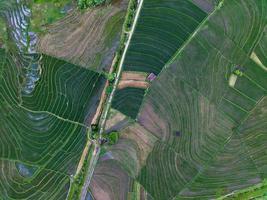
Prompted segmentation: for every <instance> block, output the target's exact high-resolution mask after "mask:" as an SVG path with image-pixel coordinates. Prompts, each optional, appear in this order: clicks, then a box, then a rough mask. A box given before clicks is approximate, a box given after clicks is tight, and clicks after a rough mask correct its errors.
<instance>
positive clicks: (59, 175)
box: [0, 50, 101, 200]
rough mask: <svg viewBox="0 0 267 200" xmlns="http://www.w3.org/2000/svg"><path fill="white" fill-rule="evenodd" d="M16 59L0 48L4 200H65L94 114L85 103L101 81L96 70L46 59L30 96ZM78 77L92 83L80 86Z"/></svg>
mask: <svg viewBox="0 0 267 200" xmlns="http://www.w3.org/2000/svg"><path fill="white" fill-rule="evenodd" d="M14 60H15V59H14V57H12V56H11V55H10V54H8V53H6V52H5V51H4V50H0V113H1V114H0V124H1V126H0V132H1V140H0V166H1V170H0V197H1V198H0V199H55V200H58V199H66V196H67V193H68V189H69V184H70V179H71V175H73V174H74V173H75V171H76V167H77V165H78V162H79V159H80V156H81V154H82V151H83V148H84V146H85V143H86V138H87V136H86V133H87V126H86V124H85V121H87V120H88V116H89V114H90V112H94V109H92V110H91V109H90V108H89V105H90V106H92V107H94V106H93V105H92V104H88V103H86V102H87V101H88V102H90V101H91V100H90V98H92V97H91V96H90V95H89V94H90V93H91V92H90V91H93V90H94V87H98V86H99V85H101V80H100V79H99V76H96V73H95V72H90V71H88V70H86V69H84V68H81V67H78V66H74V65H71V64H68V63H66V62H63V61H58V60H55V59H54V58H51V57H49V56H44V63H43V64H42V73H41V76H40V83H42V84H39V82H38V83H37V85H36V88H35V89H36V90H34V93H33V94H32V95H31V94H27V95H25V94H24V93H22V92H21V80H22V79H21V78H19V77H20V76H19V75H20V74H21V69H22V68H20V67H17V64H18V63H15V62H14ZM62 68H63V69H64V72H65V73H63V72H62V71H60V70H62ZM79 69H82V70H79ZM70 72H72V73H71V74H70ZM73 73H74V74H75V75H76V76H75V77H78V78H79V80H84V81H85V82H86V83H87V84H85V83H84V82H77V80H76V79H75V78H73V76H71V75H73ZM93 79H95V81H93ZM90 80H91V82H92V81H93V83H91V82H90ZM80 83H82V84H83V87H79V90H78V92H79V96H77V93H76V92H77V91H76V90H75V89H77V87H78V86H77V84H78V85H79V84H80ZM55 84H57V85H55ZM47 88H49V92H48V89H47ZM71 88H72V89H73V90H72V92H71ZM98 89H99V88H98ZM40 90H41V91H42V93H40ZM35 91H36V93H35ZM38 91H39V92H38ZM85 91H86V92H85ZM36 94H39V95H40V96H38V95H36ZM88 95H89V96H88ZM63 97H64V98H63ZM78 97H79V100H78ZM60 98H63V99H65V103H66V104H65V105H64V107H60V106H59V103H58V100H59V99H60ZM94 98H97V95H96V94H95V97H94ZM61 100H62V99H61ZM79 106H81V107H83V111H84V112H81V111H79V110H77V109H78V108H79ZM31 109H32V110H31ZM86 109H87V110H86ZM66 111H67V112H68V115H66ZM86 112H87V113H86ZM77 113H79V115H78V114H77ZM75 120H77V121H75Z"/></svg>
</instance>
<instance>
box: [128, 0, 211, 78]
mask: <svg viewBox="0 0 267 200" xmlns="http://www.w3.org/2000/svg"><path fill="white" fill-rule="evenodd" d="M206 16H207V14H206V13H205V12H204V11H202V10H201V9H200V8H198V7H197V6H196V5H195V4H193V3H192V2H191V1H188V0H186V1H181V0H178V1H172V0H167V1H163V0H146V1H144V4H143V6H142V10H141V13H140V17H139V20H138V22H137V27H136V29H135V31H134V35H133V38H132V40H131V44H130V47H129V49H128V51H127V55H126V59H125V62H124V70H128V71H141V72H148V73H151V72H153V73H154V74H158V73H160V71H161V69H162V68H163V67H164V65H165V64H166V63H167V62H168V60H170V58H171V57H173V55H174V54H175V52H176V51H177V50H178V49H179V48H180V47H181V46H182V45H183V44H184V43H185V41H186V40H187V39H188V38H189V37H190V35H191V34H192V33H193V32H194V30H195V29H196V28H197V26H199V25H200V23H201V21H202V20H203V19H205V17H206Z"/></svg>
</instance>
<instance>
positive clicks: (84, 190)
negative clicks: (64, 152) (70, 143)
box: [80, 0, 144, 200]
mask: <svg viewBox="0 0 267 200" xmlns="http://www.w3.org/2000/svg"><path fill="white" fill-rule="evenodd" d="M143 2H144V0H140V1H139V3H138V7H137V10H136V15H135V18H134V22H133V25H132V29H131V31H129V37H128V40H127V42H126V44H125V48H124V51H123V54H122V57H121V59H120V63H119V66H118V70H117V73H116V77H115V82H114V86H113V89H112V92H111V94H110V95H109V97H108V98H107V100H106V101H105V108H104V110H103V112H102V113H101V118H100V123H99V124H100V130H99V134H100V138H101V137H102V133H103V132H104V127H105V123H106V119H107V116H108V113H109V110H110V107H111V102H112V99H113V96H114V94H115V90H116V89H117V86H118V84H119V79H120V76H121V73H122V66H123V63H124V60H125V55H126V52H127V50H128V47H129V44H130V41H131V38H132V35H133V32H134V30H135V27H136V24H137V20H138V17H139V14H140V11H141V8H142V5H143ZM99 154H100V145H99V144H98V143H96V145H95V151H94V154H93V156H92V158H91V162H90V165H89V170H88V173H87V175H86V181H85V184H84V185H83V188H82V192H81V198H80V200H85V198H86V194H87V190H88V187H89V185H90V181H91V178H92V176H93V172H94V169H95V166H96V163H97V160H98V158H99Z"/></svg>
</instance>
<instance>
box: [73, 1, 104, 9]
mask: <svg viewBox="0 0 267 200" xmlns="http://www.w3.org/2000/svg"><path fill="white" fill-rule="evenodd" d="M105 1H106V0H78V6H79V8H80V9H86V8H90V7H94V6H98V5H101V4H103V3H104V2H105Z"/></svg>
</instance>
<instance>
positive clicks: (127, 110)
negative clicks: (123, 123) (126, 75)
mask: <svg viewBox="0 0 267 200" xmlns="http://www.w3.org/2000/svg"><path fill="white" fill-rule="evenodd" d="M144 94H145V90H144V89H140V88H130V87H128V88H124V89H121V90H117V91H116V92H115V96H114V98H113V102H112V107H113V108H115V109H117V110H119V111H120V112H121V113H123V114H124V115H126V116H129V117H131V118H132V119H135V118H136V117H137V114H138V111H139V107H140V105H141V102H142V99H143V96H144Z"/></svg>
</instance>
